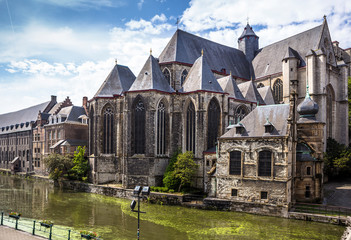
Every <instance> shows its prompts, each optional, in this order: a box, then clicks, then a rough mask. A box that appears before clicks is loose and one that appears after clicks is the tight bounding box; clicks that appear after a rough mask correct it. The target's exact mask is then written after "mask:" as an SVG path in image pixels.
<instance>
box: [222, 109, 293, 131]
mask: <svg viewBox="0 0 351 240" xmlns="http://www.w3.org/2000/svg"><path fill="white" fill-rule="evenodd" d="M289 110H290V106H289V104H276V105H267V106H258V107H257V108H255V109H254V110H253V111H252V112H250V113H249V114H248V115H247V116H246V117H245V118H244V119H242V120H241V121H240V122H241V124H242V125H243V126H244V127H245V131H244V134H242V135H241V134H237V133H236V129H235V127H234V128H232V129H230V130H229V131H228V132H226V133H225V134H224V135H222V136H221V137H220V138H236V137H240V138H243V137H264V136H287V135H288V134H289V133H288V132H287V126H288V121H287V119H288V117H289ZM267 120H268V121H269V123H271V124H272V125H273V126H274V130H273V132H272V134H267V133H265V127H264V125H265V124H266V123H267Z"/></svg>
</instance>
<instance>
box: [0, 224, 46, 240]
mask: <svg viewBox="0 0 351 240" xmlns="http://www.w3.org/2000/svg"><path fill="white" fill-rule="evenodd" d="M44 239H46V238H43V237H39V236H33V235H32V234H30V233H27V232H23V231H21V230H15V229H13V228H9V227H6V226H1V225H0V240H44Z"/></svg>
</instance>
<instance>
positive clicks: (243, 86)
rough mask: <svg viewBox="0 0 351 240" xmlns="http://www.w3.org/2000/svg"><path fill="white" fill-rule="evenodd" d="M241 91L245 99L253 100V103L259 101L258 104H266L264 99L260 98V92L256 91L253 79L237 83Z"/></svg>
mask: <svg viewBox="0 0 351 240" xmlns="http://www.w3.org/2000/svg"><path fill="white" fill-rule="evenodd" d="M238 87H239V89H240V91H241V93H242V94H243V96H244V98H245V99H246V100H247V101H250V102H255V103H257V102H258V103H259V104H261V105H262V104H266V103H265V102H264V100H263V99H262V97H261V95H260V93H259V92H258V90H257V88H256V86H255V84H254V83H253V81H249V82H244V83H240V84H239V85H238Z"/></svg>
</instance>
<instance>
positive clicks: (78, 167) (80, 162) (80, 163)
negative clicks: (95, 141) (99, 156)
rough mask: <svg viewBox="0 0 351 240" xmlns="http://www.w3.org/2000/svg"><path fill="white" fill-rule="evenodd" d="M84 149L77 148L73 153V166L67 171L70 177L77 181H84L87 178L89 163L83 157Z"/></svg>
mask: <svg viewBox="0 0 351 240" xmlns="http://www.w3.org/2000/svg"><path fill="white" fill-rule="evenodd" d="M85 150H86V149H85V147H81V146H78V148H77V150H76V151H74V155H73V164H74V166H73V167H72V169H71V170H70V171H69V173H70V174H71V175H70V176H71V177H73V178H75V179H77V180H84V181H85V180H86V179H87V176H88V170H89V163H88V159H87V158H86V157H84V154H85Z"/></svg>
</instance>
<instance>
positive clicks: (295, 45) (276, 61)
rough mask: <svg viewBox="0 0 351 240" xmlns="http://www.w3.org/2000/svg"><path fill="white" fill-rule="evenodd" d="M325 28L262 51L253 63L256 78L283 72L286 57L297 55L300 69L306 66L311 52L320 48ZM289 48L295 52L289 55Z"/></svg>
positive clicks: (290, 38) (315, 29) (302, 34)
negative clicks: (307, 56)
mask: <svg viewBox="0 0 351 240" xmlns="http://www.w3.org/2000/svg"><path fill="white" fill-rule="evenodd" d="M323 26H324V23H323V24H322V25H319V26H317V27H315V28H312V29H310V30H307V31H305V32H302V33H299V34H297V35H294V36H292V37H289V38H286V39H284V40H282V41H279V42H276V43H273V44H271V45H268V46H266V47H264V48H262V49H260V50H259V51H258V54H257V55H256V57H255V58H254V59H253V61H252V65H253V68H254V71H255V77H256V78H260V77H264V76H267V75H271V74H275V73H279V72H282V60H283V59H284V58H285V57H286V56H295V57H296V54H297V55H298V57H299V58H300V60H301V62H300V66H299V67H303V66H306V63H305V61H304V58H305V56H306V55H308V53H309V52H311V49H312V50H316V49H317V48H318V45H319V42H320V38H321V35H322V31H323ZM289 47H290V48H291V49H292V50H293V51H290V52H288V55H287V51H288V50H289Z"/></svg>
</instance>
